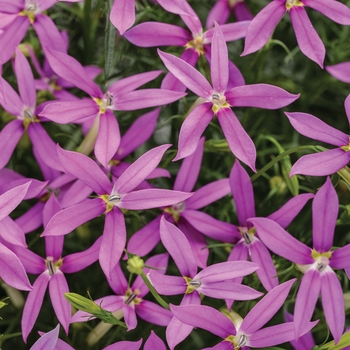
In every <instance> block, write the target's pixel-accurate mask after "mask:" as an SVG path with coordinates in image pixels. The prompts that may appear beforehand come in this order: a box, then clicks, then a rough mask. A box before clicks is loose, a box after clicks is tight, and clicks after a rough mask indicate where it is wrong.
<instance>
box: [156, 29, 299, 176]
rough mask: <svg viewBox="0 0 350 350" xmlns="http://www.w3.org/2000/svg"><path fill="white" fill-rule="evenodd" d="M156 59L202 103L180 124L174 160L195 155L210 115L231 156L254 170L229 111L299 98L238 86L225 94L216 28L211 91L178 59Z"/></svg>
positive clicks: (244, 137)
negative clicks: (217, 122)
mask: <svg viewBox="0 0 350 350" xmlns="http://www.w3.org/2000/svg"><path fill="white" fill-rule="evenodd" d="M159 56H160V58H161V59H162V61H163V62H164V64H165V66H166V67H167V68H168V69H169V71H170V72H172V73H173V74H174V75H175V76H176V77H177V78H178V79H179V80H180V81H181V82H182V83H183V84H185V85H186V86H187V87H188V88H189V89H190V90H191V91H193V92H194V93H195V94H196V95H198V96H199V97H201V98H202V100H203V101H204V102H203V103H201V104H200V105H198V106H197V107H195V108H194V109H193V111H192V112H190V114H189V115H188V116H187V118H186V120H185V121H184V123H183V124H182V127H181V130H180V135H179V150H178V153H177V156H176V158H175V159H174V160H178V159H181V158H184V157H187V156H189V155H190V154H192V153H193V152H194V151H195V149H196V147H197V144H198V142H199V139H200V137H201V135H202V133H203V131H204V130H205V128H206V127H207V126H208V125H209V123H210V121H211V120H212V118H213V117H214V115H217V117H218V120H219V123H220V125H221V127H222V130H223V132H224V135H225V137H226V140H227V142H228V145H229V147H230V149H231V151H232V153H233V154H234V155H235V156H236V157H237V158H238V159H240V160H241V161H242V162H244V163H245V164H247V165H248V166H249V167H251V168H252V169H253V170H255V158H256V150H255V146H254V143H253V141H252V140H251V138H250V137H249V135H248V134H247V132H246V131H245V130H244V129H243V127H242V125H241V124H240V122H239V121H238V119H237V117H236V116H235V114H234V113H233V112H232V110H231V107H243V106H250V107H260V108H266V109H277V108H281V107H284V106H286V105H288V104H290V103H292V102H293V101H295V100H296V99H297V98H298V97H299V95H292V94H289V93H288V92H286V91H285V90H283V89H281V88H278V87H276V86H272V85H266V84H256V85H247V86H238V87H235V88H232V89H230V90H227V82H228V75H229V68H228V54H227V46H226V42H225V39H224V36H223V34H222V31H221V29H220V27H219V26H218V25H216V26H215V30H214V34H213V41H212V53H211V70H210V72H211V81H212V84H213V87H212V86H211V85H210V83H209V82H208V81H207V79H206V78H205V77H204V76H203V75H202V74H201V73H199V72H198V71H197V70H196V69H195V68H193V67H192V66H191V65H189V64H188V63H187V62H185V61H183V60H182V59H180V58H178V57H175V56H173V55H170V54H167V53H164V52H161V51H159Z"/></svg>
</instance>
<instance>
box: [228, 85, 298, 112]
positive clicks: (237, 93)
mask: <svg viewBox="0 0 350 350" xmlns="http://www.w3.org/2000/svg"><path fill="white" fill-rule="evenodd" d="M225 96H226V99H227V102H228V103H229V104H230V105H231V106H232V107H258V108H264V109H279V108H282V107H285V106H288V105H289V104H291V103H292V102H294V101H295V100H296V99H298V98H299V96H300V94H297V95H294V94H290V93H289V92H287V91H286V90H284V89H281V88H279V87H277V86H273V85H269V84H252V85H244V86H237V87H234V88H232V89H231V90H229V91H227V92H226V94H225Z"/></svg>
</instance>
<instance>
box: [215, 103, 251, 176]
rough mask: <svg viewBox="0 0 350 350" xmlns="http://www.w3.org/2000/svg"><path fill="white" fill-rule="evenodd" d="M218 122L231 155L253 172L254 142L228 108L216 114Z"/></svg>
mask: <svg viewBox="0 0 350 350" xmlns="http://www.w3.org/2000/svg"><path fill="white" fill-rule="evenodd" d="M217 116H218V121H219V123H220V125H221V128H222V131H223V133H224V135H225V138H226V140H227V143H228V146H229V147H230V150H231V151H232V153H233V154H234V155H235V156H236V157H237V158H238V159H239V160H241V161H242V162H243V163H245V164H247V165H248V166H249V167H250V168H251V169H252V170H253V171H255V160H256V149H255V145H254V142H253V141H252V139H251V138H250V136H249V135H248V134H247V132H246V131H245V130H244V128H243V127H242V125H241V123H240V122H239V120H238V119H237V117H236V116H235V114H234V113H233V112H232V110H231V109H230V108H222V109H220V110H219V112H218V113H217Z"/></svg>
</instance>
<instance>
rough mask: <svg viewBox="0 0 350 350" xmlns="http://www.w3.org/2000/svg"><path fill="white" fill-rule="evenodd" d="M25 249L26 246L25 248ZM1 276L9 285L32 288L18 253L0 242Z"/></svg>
mask: <svg viewBox="0 0 350 350" xmlns="http://www.w3.org/2000/svg"><path fill="white" fill-rule="evenodd" d="M23 249H24V248H23ZM0 264H1V266H2V268H1V271H0V277H1V278H2V279H3V280H4V282H5V283H7V284H8V285H9V286H11V287H13V288H16V289H19V290H31V288H32V286H31V285H30V282H29V280H28V277H27V274H26V271H25V270H24V267H23V265H22V263H21V261H20V260H19V259H18V257H17V255H16V254H15V253H13V252H12V251H11V250H10V249H8V248H7V247H6V246H4V245H3V244H2V243H0Z"/></svg>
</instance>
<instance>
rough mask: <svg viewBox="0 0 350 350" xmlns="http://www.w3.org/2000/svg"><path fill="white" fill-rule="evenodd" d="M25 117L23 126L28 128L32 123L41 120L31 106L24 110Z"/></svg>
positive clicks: (23, 115)
mask: <svg viewBox="0 0 350 350" xmlns="http://www.w3.org/2000/svg"><path fill="white" fill-rule="evenodd" d="M22 117H23V126H24V129H25V130H27V128H28V126H29V124H30V123H38V122H40V120H39V119H38V118H37V117H36V116H35V115H34V113H33V111H32V110H31V109H30V108H26V109H25V110H24V111H23V112H22Z"/></svg>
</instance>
